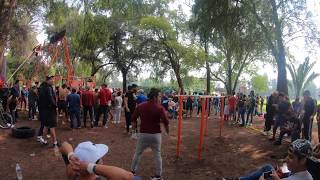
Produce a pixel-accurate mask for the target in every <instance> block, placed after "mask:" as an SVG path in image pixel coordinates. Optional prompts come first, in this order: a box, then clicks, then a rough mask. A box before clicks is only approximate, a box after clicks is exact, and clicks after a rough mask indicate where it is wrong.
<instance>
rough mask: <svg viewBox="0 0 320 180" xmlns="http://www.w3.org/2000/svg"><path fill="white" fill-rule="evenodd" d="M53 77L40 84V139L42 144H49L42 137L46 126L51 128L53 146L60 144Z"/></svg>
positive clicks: (48, 77)
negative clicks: (57, 134)
mask: <svg viewBox="0 0 320 180" xmlns="http://www.w3.org/2000/svg"><path fill="white" fill-rule="evenodd" d="M53 77H54V76H47V77H46V81H45V82H43V83H42V84H41V85H40V88H39V107H38V108H39V119H40V122H41V126H40V130H39V133H38V141H39V142H40V143H41V144H47V141H45V140H44V139H43V138H42V134H43V131H44V128H46V129H48V133H49V129H50V134H51V138H52V141H53V146H54V147H56V146H57V145H58V141H57V136H56V131H55V127H57V103H56V96H55V91H54V89H53V87H52V85H53Z"/></svg>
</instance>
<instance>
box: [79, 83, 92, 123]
mask: <svg viewBox="0 0 320 180" xmlns="http://www.w3.org/2000/svg"><path fill="white" fill-rule="evenodd" d="M81 102H82V107H83V124H84V127H85V128H86V127H87V124H86V122H87V114H88V112H89V116H90V120H91V123H90V125H91V128H93V122H94V119H93V106H94V94H93V91H91V90H90V88H89V87H86V90H85V91H83V92H82V95H81Z"/></svg>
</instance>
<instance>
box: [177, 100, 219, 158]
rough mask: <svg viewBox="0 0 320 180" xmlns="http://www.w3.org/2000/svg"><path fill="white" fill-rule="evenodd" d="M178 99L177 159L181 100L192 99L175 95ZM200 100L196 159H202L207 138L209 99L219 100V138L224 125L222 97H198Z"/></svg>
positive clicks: (179, 138) (180, 123)
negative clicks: (199, 123) (205, 138)
mask: <svg viewBox="0 0 320 180" xmlns="http://www.w3.org/2000/svg"><path fill="white" fill-rule="evenodd" d="M176 97H179V118H178V135H177V136H178V142H177V152H176V154H177V157H179V156H180V152H181V151H180V145H181V131H182V118H183V117H182V109H183V98H185V97H194V96H188V95H177V96H176ZM198 97H199V98H200V99H201V105H202V108H201V125H200V138H199V145H198V159H199V160H201V159H202V150H203V144H204V136H208V125H209V122H208V119H209V98H213V97H214V98H219V99H220V123H219V126H220V133H219V136H220V137H221V136H222V129H223V125H224V120H223V109H224V98H225V97H224V96H221V97H217V96H207V95H203V96H198Z"/></svg>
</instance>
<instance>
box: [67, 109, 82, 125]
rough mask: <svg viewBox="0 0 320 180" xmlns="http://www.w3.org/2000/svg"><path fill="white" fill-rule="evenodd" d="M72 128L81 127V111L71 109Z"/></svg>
mask: <svg viewBox="0 0 320 180" xmlns="http://www.w3.org/2000/svg"><path fill="white" fill-rule="evenodd" d="M69 116H70V128H76V127H81V121H80V111H69Z"/></svg>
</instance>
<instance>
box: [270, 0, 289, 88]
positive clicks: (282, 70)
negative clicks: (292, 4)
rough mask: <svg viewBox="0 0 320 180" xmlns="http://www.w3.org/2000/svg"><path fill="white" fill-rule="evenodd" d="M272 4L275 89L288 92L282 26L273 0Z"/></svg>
mask: <svg viewBox="0 0 320 180" xmlns="http://www.w3.org/2000/svg"><path fill="white" fill-rule="evenodd" d="M270 2H271V6H272V16H273V20H274V24H275V35H276V40H277V43H276V47H277V52H278V54H277V57H276V60H277V66H278V82H277V90H278V91H279V92H283V93H285V94H288V80H287V69H286V56H285V50H284V45H283V39H282V37H283V35H282V27H281V23H280V21H279V17H278V11H277V5H276V2H275V0H271V1H270Z"/></svg>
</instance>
